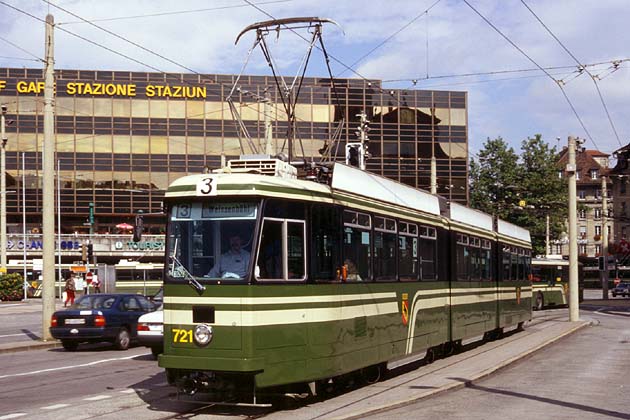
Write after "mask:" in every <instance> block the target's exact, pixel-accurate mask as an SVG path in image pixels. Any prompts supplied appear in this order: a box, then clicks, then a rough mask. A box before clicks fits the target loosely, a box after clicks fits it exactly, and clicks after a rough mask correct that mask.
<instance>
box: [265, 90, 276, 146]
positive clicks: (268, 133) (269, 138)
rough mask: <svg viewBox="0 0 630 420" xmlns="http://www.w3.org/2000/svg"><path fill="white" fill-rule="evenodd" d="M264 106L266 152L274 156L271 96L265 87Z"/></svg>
mask: <svg viewBox="0 0 630 420" xmlns="http://www.w3.org/2000/svg"><path fill="white" fill-rule="evenodd" d="M263 106H264V109H265V111H264V114H265V154H266V155H269V156H273V155H275V151H274V147H273V126H272V125H271V98H270V96H269V91H268V90H267V89H265V99H264V100H263Z"/></svg>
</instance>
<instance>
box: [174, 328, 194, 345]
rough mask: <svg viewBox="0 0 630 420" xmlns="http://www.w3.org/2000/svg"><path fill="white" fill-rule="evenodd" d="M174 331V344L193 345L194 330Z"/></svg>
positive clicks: (178, 329)
mask: <svg viewBox="0 0 630 420" xmlns="http://www.w3.org/2000/svg"><path fill="white" fill-rule="evenodd" d="M172 331H173V343H192V342H193V332H192V330H185V329H181V328H173V330H172Z"/></svg>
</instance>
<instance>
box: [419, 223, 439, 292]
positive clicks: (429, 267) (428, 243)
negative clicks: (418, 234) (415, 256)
mask: <svg viewBox="0 0 630 420" xmlns="http://www.w3.org/2000/svg"><path fill="white" fill-rule="evenodd" d="M434 231H435V230H434ZM436 245H437V242H436V240H435V239H430V238H425V237H422V238H420V260H421V261H422V263H421V270H420V274H421V278H422V280H423V281H428V280H435V272H436V262H437V261H436V257H435V256H436Z"/></svg>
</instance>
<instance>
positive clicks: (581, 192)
mask: <svg viewBox="0 0 630 420" xmlns="http://www.w3.org/2000/svg"><path fill="white" fill-rule="evenodd" d="M578 198H579V199H580V200H584V199H586V191H584V190H579V191H578Z"/></svg>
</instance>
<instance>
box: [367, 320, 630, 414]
mask: <svg viewBox="0 0 630 420" xmlns="http://www.w3.org/2000/svg"><path fill="white" fill-rule="evenodd" d="M557 311H559V310H554V311H546V312H557ZM589 316H592V318H594V319H595V320H596V321H597V324H596V325H594V326H592V327H588V328H585V329H583V330H581V331H579V332H578V333H576V334H573V335H571V336H569V337H567V338H565V339H563V340H561V341H559V342H557V343H555V344H552V345H550V346H548V347H546V348H544V349H543V350H541V351H539V352H536V353H534V355H532V356H531V357H530V358H527V359H524V360H521V361H519V362H517V363H515V364H513V365H511V366H509V367H508V368H506V369H504V370H503V371H501V372H500V373H498V374H495V375H493V376H491V377H489V378H488V379H486V380H483V381H480V382H478V383H472V384H467V385H466V387H465V388H464V389H460V390H457V391H453V392H448V393H444V394H442V395H438V396H436V397H433V398H429V399H426V400H422V401H420V402H418V403H415V404H411V405H408V406H405V407H402V408H398V409H394V410H388V411H386V412H383V413H380V414H377V415H373V416H370V417H365V418H369V419H374V420H376V419H398V418H400V419H403V418H411V417H410V413H413V415H412V417H413V418H415V419H424V418H426V419H435V418H448V419H466V420H471V419H489V418H496V419H506V418H509V419H531V418H542V419H546V418H553V419H630V397H629V394H630V376H629V375H628V373H629V372H630V312H627V310H626V308H623V310H620V309H615V310H606V311H605V312H593V313H591V314H589Z"/></svg>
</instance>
